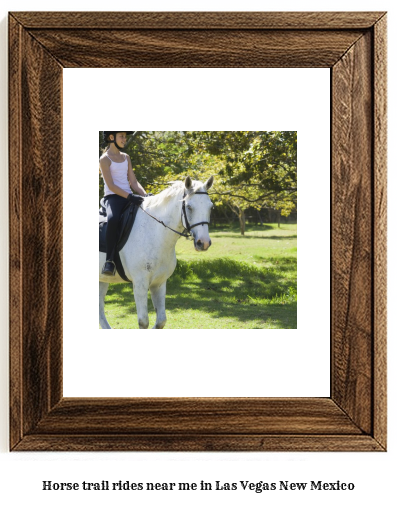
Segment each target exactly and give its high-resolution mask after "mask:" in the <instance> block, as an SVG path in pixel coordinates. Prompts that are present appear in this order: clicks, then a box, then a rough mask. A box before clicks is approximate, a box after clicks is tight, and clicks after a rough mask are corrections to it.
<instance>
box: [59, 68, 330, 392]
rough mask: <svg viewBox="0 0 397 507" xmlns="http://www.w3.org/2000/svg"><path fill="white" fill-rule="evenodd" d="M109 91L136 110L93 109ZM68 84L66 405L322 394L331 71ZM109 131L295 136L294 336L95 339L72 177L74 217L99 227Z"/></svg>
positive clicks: (82, 75)
mask: <svg viewBox="0 0 397 507" xmlns="http://www.w3.org/2000/svg"><path fill="white" fill-rule="evenodd" d="M98 82H100V83H101V86H100V88H98V86H97V83H98ZM115 82H117V83H131V84H130V85H128V86H127V87H126V89H127V90H128V93H130V94H131V95H132V96H133V97H139V100H125V101H122V102H121V104H120V105H118V107H117V106H116V107H112V108H111V107H103V108H101V107H98V104H101V103H102V101H103V90H111V89H112V88H113V87H114V83H115ZM159 82H161V83H162V85H161V93H158V90H159V88H158V83H159ZM292 83H293V86H292ZM63 85H64V87H63V90H64V93H63V97H64V100H63V105H64V129H63V132H64V147H65V149H64V180H63V182H64V200H65V205H64V241H63V244H64V271H63V273H64V312H63V315H64V340H63V342H64V396H111V397H117V396H190V397H199V396H221V397H222V396H258V397H260V396H276V397H277V396H280V397H287V396H329V393H330V391H329V365H330V357H329V351H330V344H329V326H330V323H329V320H330V315H329V305H330V255H329V254H330V251H329V248H330V246H329V238H330V231H329V213H330V203H329V199H330V171H329V160H330V158H329V135H330V134H329V132H330V110H329V108H330V100H329V97H330V70H329V69H65V70H64V72H63ZM247 87H248V88H249V93H246V92H245V88H247ZM156 90H157V93H156ZM127 96H128V94H127ZM164 97H167V100H164ZM186 104H189V107H186ZM231 104H232V106H231ZM308 104H310V107H308ZM76 123H77V124H82V125H84V132H85V133H86V135H84V142H77V143H76V141H75V140H76V129H75V128H76ZM116 124H118V125H122V124H123V125H127V124H128V125H127V127H128V128H130V129H131V130H182V129H184V130H296V131H298V196H299V197H298V198H299V234H298V295H299V297H298V301H299V302H298V329H277V330H276V329H272V330H245V331H239V330H211V329H210V330H206V331H205V333H203V332H202V330H200V329H197V330H188V331H187V330H171V329H165V330H163V332H162V333H158V332H157V331H156V330H153V331H152V330H149V331H146V330H145V331H131V330H110V331H109V330H107V331H105V330H99V329H98V324H97V322H98V296H97V291H98V264H97V260H96V259H97V256H98V251H97V250H98V231H97V226H96V227H95V228H93V227H87V226H83V227H76V215H75V213H70V196H73V195H74V194H75V193H76V174H77V175H78V181H79V185H80V187H81V188H84V189H91V191H90V192H85V194H84V206H82V207H81V210H80V212H81V213H82V215H85V217H86V223H87V224H88V223H91V224H96V223H97V220H98V219H97V216H96V215H97V209H98V200H97V199H98V197H97V196H98V194H97V188H98V173H97V163H98V162H97V156H98V155H97V154H98V151H97V146H98V130H99V129H100V128H102V127H103V126H104V125H109V128H116V127H114V125H116ZM112 125H113V126H112ZM127 127H125V128H127ZM68 147H73V149H68ZM215 178H216V175H215ZM313 182H315V185H316V188H317V189H321V191H313V188H312V184H313ZM76 244H78V245H84V248H81V249H80V250H79V263H80V265H81V266H82V267H84V276H83V277H82V276H78V277H77V278H76V273H75V269H76V255H75V248H76ZM138 247H139V246H138ZM203 255H204V256H205V254H203ZM76 283H78V285H79V288H80V289H81V290H76ZM87 295H91V297H88V296H87ZM134 318H136V315H135V316H134ZM152 319H153V318H152ZM152 325H153V324H152ZM320 330H321V331H320ZM313 358H315V360H313ZM104 370H105V371H106V373H107V374H106V375H104V374H103V373H104ZM204 372H205V374H204ZM237 372H238V374H237ZM160 379H161V381H160ZM292 379H293V381H291V380H292ZM313 379H316V381H315V382H313Z"/></svg>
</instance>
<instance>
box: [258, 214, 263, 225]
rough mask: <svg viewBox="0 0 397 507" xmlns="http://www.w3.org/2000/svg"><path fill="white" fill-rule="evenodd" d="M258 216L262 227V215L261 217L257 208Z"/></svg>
mask: <svg viewBox="0 0 397 507" xmlns="http://www.w3.org/2000/svg"><path fill="white" fill-rule="evenodd" d="M258 216H259V220H260V222H261V225H262V227H263V220H262V217H261V212H260V211H259V210H258Z"/></svg>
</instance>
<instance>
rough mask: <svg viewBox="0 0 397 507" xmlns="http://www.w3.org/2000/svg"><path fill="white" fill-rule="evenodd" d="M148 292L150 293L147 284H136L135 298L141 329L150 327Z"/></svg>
mask: <svg viewBox="0 0 397 507" xmlns="http://www.w3.org/2000/svg"><path fill="white" fill-rule="evenodd" d="M134 282H135V280H134ZM147 291H148V286H147V284H145V283H142V282H135V283H134V298H135V303H136V313H137V314H138V324H139V329H147V328H148V327H149V314H148V309H147Z"/></svg>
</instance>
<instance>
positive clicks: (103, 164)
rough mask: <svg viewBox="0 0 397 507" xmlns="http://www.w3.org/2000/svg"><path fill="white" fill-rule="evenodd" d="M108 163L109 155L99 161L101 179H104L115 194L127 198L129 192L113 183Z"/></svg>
mask: <svg viewBox="0 0 397 507" xmlns="http://www.w3.org/2000/svg"><path fill="white" fill-rule="evenodd" d="M110 164H111V162H110V160H109V157H103V158H101V159H100V161H99V166H100V168H101V172H102V176H103V179H104V180H105V182H106V185H107V186H108V188H109V190H110V191H111V192H114V193H115V194H117V195H121V197H124V198H125V199H127V197H128V196H129V193H128V192H126V191H125V190H123V189H122V188H120V187H118V186H117V185H115V184H114V183H113V178H112V174H111V172H110Z"/></svg>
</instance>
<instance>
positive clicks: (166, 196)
mask: <svg viewBox="0 0 397 507" xmlns="http://www.w3.org/2000/svg"><path fill="white" fill-rule="evenodd" d="M202 186H203V183H201V181H192V190H191V191H190V192H189V195H190V194H192V193H193V194H194V193H195V192H197V190H198V189H199V188H201V187H202ZM184 192H185V182H184V181H175V182H173V183H172V185H170V186H169V187H168V188H166V189H165V190H163V191H162V192H160V193H159V194H157V195H154V196H153V197H149V198H148V199H145V208H146V209H149V208H150V209H152V210H153V209H155V208H158V207H162V206H166V205H167V204H169V202H170V201H171V200H172V199H174V198H175V199H177V200H179V201H182V200H183V194H184Z"/></svg>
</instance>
